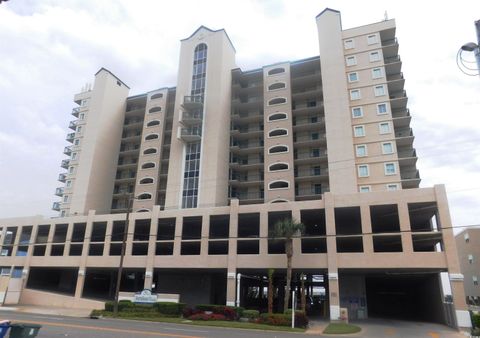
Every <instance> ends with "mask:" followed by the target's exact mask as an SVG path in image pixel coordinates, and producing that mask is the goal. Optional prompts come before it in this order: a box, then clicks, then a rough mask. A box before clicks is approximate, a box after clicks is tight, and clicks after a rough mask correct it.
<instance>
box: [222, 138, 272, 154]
mask: <svg viewBox="0 0 480 338" xmlns="http://www.w3.org/2000/svg"><path fill="white" fill-rule="evenodd" d="M263 144H264V143H263V138H260V139H258V140H254V139H250V140H248V141H237V140H233V142H231V143H230V151H231V152H234V153H243V154H251V153H259V152H260V151H262V150H263Z"/></svg>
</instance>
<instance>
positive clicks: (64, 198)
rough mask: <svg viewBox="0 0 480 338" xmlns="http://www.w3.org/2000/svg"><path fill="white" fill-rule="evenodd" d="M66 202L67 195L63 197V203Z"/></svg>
mask: <svg viewBox="0 0 480 338" xmlns="http://www.w3.org/2000/svg"><path fill="white" fill-rule="evenodd" d="M67 202H68V195H65V196H63V203H67Z"/></svg>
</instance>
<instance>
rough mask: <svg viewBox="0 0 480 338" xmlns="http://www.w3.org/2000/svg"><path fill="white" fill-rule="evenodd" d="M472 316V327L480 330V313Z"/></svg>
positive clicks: (473, 313)
mask: <svg viewBox="0 0 480 338" xmlns="http://www.w3.org/2000/svg"><path fill="white" fill-rule="evenodd" d="M471 316H472V327H476V328H479V329H480V313H478V312H477V313H475V312H471Z"/></svg>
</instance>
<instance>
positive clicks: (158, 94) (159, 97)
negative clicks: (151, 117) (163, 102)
mask: <svg viewBox="0 0 480 338" xmlns="http://www.w3.org/2000/svg"><path fill="white" fill-rule="evenodd" d="M162 97H163V94H162V93H157V94H153V95H152V97H151V98H150V100H155V99H161V98H162Z"/></svg>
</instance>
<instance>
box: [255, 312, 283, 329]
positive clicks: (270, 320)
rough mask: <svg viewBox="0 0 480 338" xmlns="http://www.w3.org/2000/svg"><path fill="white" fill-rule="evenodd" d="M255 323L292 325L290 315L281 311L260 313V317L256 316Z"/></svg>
mask: <svg viewBox="0 0 480 338" xmlns="http://www.w3.org/2000/svg"><path fill="white" fill-rule="evenodd" d="M257 323H261V324H268V325H276V326H290V325H292V316H289V315H286V314H283V313H272V314H269V313H262V314H261V315H260V318H258V320H257Z"/></svg>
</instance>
